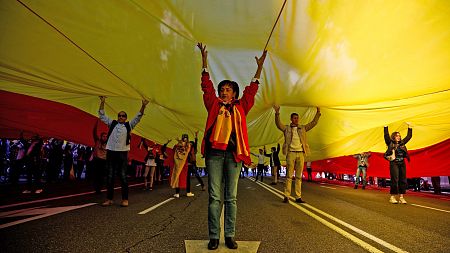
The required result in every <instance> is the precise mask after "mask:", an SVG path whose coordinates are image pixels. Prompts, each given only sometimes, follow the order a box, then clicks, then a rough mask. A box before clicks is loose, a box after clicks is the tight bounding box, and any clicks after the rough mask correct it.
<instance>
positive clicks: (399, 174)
mask: <svg viewBox="0 0 450 253" xmlns="http://www.w3.org/2000/svg"><path fill="white" fill-rule="evenodd" d="M406 124H408V134H407V135H406V137H405V138H404V139H402V137H401V135H400V133H399V132H393V133H392V134H391V135H389V129H388V127H387V126H385V127H384V141H385V143H386V145H387V146H388V148H387V151H386V153H385V157H386V159H388V160H389V168H390V174H391V190H390V193H391V197H390V199H389V202H390V203H392V204H397V203H401V204H406V203H407V202H406V200H405V198H404V197H403V194H405V193H406V164H405V159H407V160H408V161H409V155H408V150H407V149H406V143H408V142H409V140H411V137H412V128H411V125H410V124H409V123H406ZM396 195H400V196H399V199H398V200H397V198H396Z"/></svg>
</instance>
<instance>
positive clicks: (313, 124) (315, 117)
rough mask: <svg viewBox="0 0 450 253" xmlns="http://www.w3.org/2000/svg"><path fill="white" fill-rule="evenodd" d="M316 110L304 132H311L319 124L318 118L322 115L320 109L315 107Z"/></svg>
mask: <svg viewBox="0 0 450 253" xmlns="http://www.w3.org/2000/svg"><path fill="white" fill-rule="evenodd" d="M316 108H317V112H316V115H315V116H314V119H313V120H312V121H311V122H309V123H308V124H306V125H305V130H306V131H309V130H311V129H312V128H313V127H315V126H316V125H317V123H318V122H319V118H320V116H321V115H322V114H321V113H320V108H319V107H316Z"/></svg>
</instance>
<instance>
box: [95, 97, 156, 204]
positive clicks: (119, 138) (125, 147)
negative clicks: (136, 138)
mask: <svg viewBox="0 0 450 253" xmlns="http://www.w3.org/2000/svg"><path fill="white" fill-rule="evenodd" d="M105 99H106V97H104V96H100V108H99V110H98V114H99V118H100V120H101V121H103V122H104V123H105V124H107V125H108V127H109V131H108V141H107V142H106V167H107V171H108V173H107V180H106V187H107V200H106V201H105V202H104V203H103V204H102V206H111V205H112V204H113V195H114V176H115V174H116V173H117V172H119V173H120V181H121V184H122V203H121V206H123V207H127V206H128V182H127V175H126V172H127V162H128V151H130V141H131V130H132V129H133V128H134V127H135V126H136V125H137V123H139V121H140V120H141V118H142V115H144V110H145V107H146V106H147V104H148V101H147V100H145V99H144V100H142V106H141V109H140V110H139V112H138V113H137V115H136V116H135V117H134V118H133V119H132V120H131V121H127V114H126V112H124V111H120V112H119V113H118V114H117V120H112V119H110V118H108V117H107V116H106V115H105V111H104V107H105Z"/></svg>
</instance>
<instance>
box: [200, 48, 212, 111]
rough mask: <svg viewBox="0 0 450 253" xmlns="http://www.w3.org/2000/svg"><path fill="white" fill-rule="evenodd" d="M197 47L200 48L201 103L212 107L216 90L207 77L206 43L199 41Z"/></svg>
mask: <svg viewBox="0 0 450 253" xmlns="http://www.w3.org/2000/svg"><path fill="white" fill-rule="evenodd" d="M197 47H198V48H199V49H200V52H201V54H202V78H201V87H202V91H203V103H204V104H205V107H206V109H207V110H208V111H209V109H210V108H211V107H212V105H213V104H214V102H216V101H217V96H216V90H215V89H214V85H213V83H212V81H211V79H210V78H209V73H208V62H207V58H208V51H206V45H203V44H202V43H201V42H199V43H198V44H197Z"/></svg>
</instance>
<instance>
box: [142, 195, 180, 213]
mask: <svg viewBox="0 0 450 253" xmlns="http://www.w3.org/2000/svg"><path fill="white" fill-rule="evenodd" d="M174 199H175V198H169V199H166V200H164V201H163V202H161V203H159V204H156V205H154V206H152V207H150V208H147V209H145V210H144V211H142V212H140V213H138V214H146V213H148V212H151V211H153V210H155V209H156V208H158V207H160V206H162V205H164V204H166V203H169V202H170V201H172V200H174Z"/></svg>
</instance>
